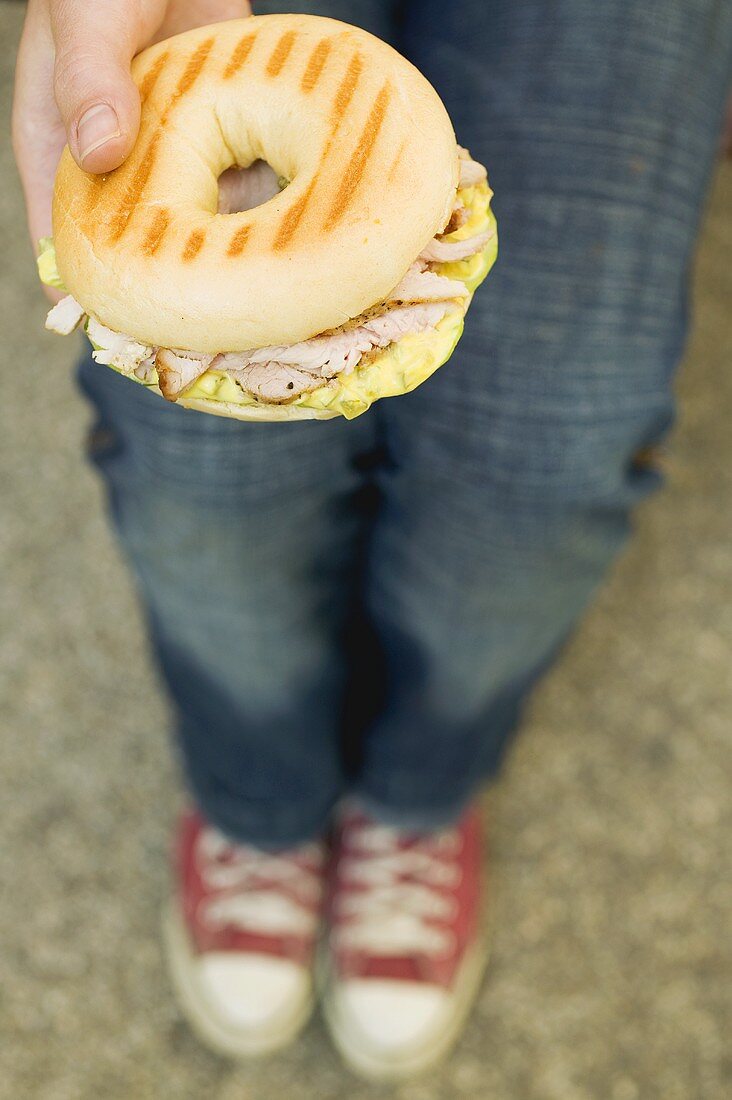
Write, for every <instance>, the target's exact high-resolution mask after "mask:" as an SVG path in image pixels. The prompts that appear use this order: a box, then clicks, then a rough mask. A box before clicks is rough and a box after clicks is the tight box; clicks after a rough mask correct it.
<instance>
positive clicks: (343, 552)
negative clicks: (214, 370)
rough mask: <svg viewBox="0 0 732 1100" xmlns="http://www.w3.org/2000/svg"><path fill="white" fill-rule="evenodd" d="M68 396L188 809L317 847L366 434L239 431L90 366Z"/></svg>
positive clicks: (368, 429) (238, 828)
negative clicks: (84, 405) (85, 415)
mask: <svg viewBox="0 0 732 1100" xmlns="http://www.w3.org/2000/svg"><path fill="white" fill-rule="evenodd" d="M81 381H82V386H83V388H84V390H85V391H86V393H87V395H88V396H89V397H90V398H91V399H92V400H93V402H94V404H95V406H96V410H97V416H98V423H97V425H96V427H95V428H94V430H93V431H92V433H91V452H92V456H93V457H94V458H95V461H96V463H97V465H98V467H99V468H100V470H101V472H102V473H103V475H104V477H105V479H106V482H107V486H108V489H109V493H110V498H111V505H112V512H113V517H114V520H115V523H116V526H117V531H118V534H119V537H120V540H121V542H122V545H123V548H124V550H125V551H126V553H127V555H128V557H129V559H130V560H131V563H132V565H133V568H134V570H135V573H136V575H137V579H138V581H139V587H140V591H141V594H142V597H143V601H144V604H145V606H146V609H147V612H148V616H149V622H150V626H151V631H152V638H153V642H154V646H155V649H156V652H157V656H158V659H159V661H160V664H161V666H162V669H163V673H164V675H165V678H166V680H167V684H168V687H169V689H170V692H171V695H172V699H173V702H174V704H175V708H176V711H177V715H178V719H179V721H178V725H179V731H180V737H181V746H182V749H183V756H184V759H185V764H186V770H187V773H188V778H189V780H190V783H191V786H192V789H193V793H194V795H195V798H196V800H197V802H198V804H199V806H200V807H201V809H202V811H203V813H204V815H205V817H206V818H207V819H208V820H209V821H211V822H213V823H214V824H215V825H217V826H218V827H219V828H220V829H221V830H223V831H224V832H225V833H226V834H227V835H229V836H231V837H233V838H236V839H241V840H246V841H249V842H251V843H259V844H263V845H266V846H275V845H285V844H290V843H293V842H295V841H298V840H302V839H304V838H306V837H308V836H311V835H314V834H315V833H316V832H317V831H318V830H320V829H322V827H323V825H324V823H325V821H326V818H327V816H328V813H329V811H330V809H331V807H332V805H333V804H334V802H335V801H336V799H337V798H338V797H339V795H340V793H341V785H342V780H341V766H340V762H339V756H338V752H339V748H338V736H339V735H338V724H339V716H340V711H341V691H342V682H343V675H344V668H343V660H342V657H341V647H340V644H339V640H340V632H341V630H342V625H343V619H344V616H345V614H346V610H347V603H348V596H349V593H350V588H351V586H352V583H353V581H352V577H351V573H352V562H353V556H354V550H355V548H356V546H357V543H358V540H359V538H360V527H361V521H360V519H359V515H358V509H357V507H356V503H357V500H356V497H355V496H354V494H357V490H358V487H359V483H360V479H361V475H360V473H359V471H358V469H357V458H358V454H359V452H360V451H362V450H364V449H368V448H369V446H370V445H371V435H372V432H373V429H374V422H373V421H369V420H368V419H362V420H359V421H356V422H355V423H352V424H348V423H346V422H345V421H339V422H335V421H333V422H325V423H318V422H305V423H300V424H296V423H293V424H264V425H259V424H241V423H238V422H236V421H231V420H223V419H220V418H219V417H214V416H208V415H204V414H201V413H194V412H190V411H187V410H185V409H181V408H177V407H175V406H171V405H168V404H166V403H165V402H164V401H162V400H161V399H160V398H159V397H156V396H153V395H152V394H149V393H146V392H145V390H144V389H143V387H141V386H137V385H134V384H133V383H131V382H129V381H128V380H126V379H122V378H120V377H118V376H117V375H115V374H114V372H112V371H111V370H109V369H108V368H107V367H101V366H97V365H96V364H94V363H92V362H91V360H87V361H85V362H84V363H83V364H82V367H81ZM354 460H356V464H354Z"/></svg>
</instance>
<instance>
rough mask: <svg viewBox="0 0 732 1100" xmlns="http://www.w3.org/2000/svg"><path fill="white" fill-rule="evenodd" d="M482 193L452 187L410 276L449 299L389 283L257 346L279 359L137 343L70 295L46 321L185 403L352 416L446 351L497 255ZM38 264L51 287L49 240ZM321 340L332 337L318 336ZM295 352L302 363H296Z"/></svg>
mask: <svg viewBox="0 0 732 1100" xmlns="http://www.w3.org/2000/svg"><path fill="white" fill-rule="evenodd" d="M491 194H492V193H491V191H490V188H489V187H488V185H487V182H484V181H481V182H479V183H476V184H474V185H472V186H470V187H467V188H463V189H462V190H459V191H458V193H457V207H458V208H459V209H460V211H461V213H462V219H461V224H460V225H459V226H458V228H457V229H455V230H453V231H452V232H451V233H449V234H446V235H445V236H444V237H442V238H441V239H438V247H436V249H435V250H434V254H433V255H431V256H430V255H427V254H426V258H425V259H424V260H423V261H422V263H421V265H420V267H418V268H417V269H415V270H416V271H417V274H418V275H420V274H421V275H422V276H424V273H425V272H428V273H429V274H431V275H434V276H437V277H439V279H438V281H439V280H443V281H444V282H443V283H442V285H443V286H447V285H448V284H451V286H452V288H453V291H452V293H454V295H455V296H454V297H439V296H438V297H434V298H426V299H425V300H419V299H417V300H414V299H413V298H411V297H409V296H407V297H408V300H401V299H400V298H399V297H398V294H399V288H396V290H395V296H394V297H393V298H392V299H391V300H390V301H388V302H386V303H381V304H380V305H379V306H375V307H374V308H373V309H372V310H369V311H367V313H366V314H364V315H363V316H362V317H360V318H355V319H354V320H353V321H351V322H350V323H349V324H347V325H345V326H343V328H342V329H341V330H334V331H333V332H332V333H327V334H320V335H319V336H318V337H315V338H314V339H313V341H307V342H305V343H304V344H302V345H294V346H292V347H290V348H272V349H261V351H262V352H266V353H268V354H269V353H271V355H272V357H273V359H275V360H279V359H284V360H285V363H284V364H281V363H280V362H278V361H275V362H268V361H267V359H266V356H265V355H263V354H258V353H256V352H249V353H241V355H237V354H232V353H227V354H222V355H218V356H202V355H197V354H196V353H193V352H185V351H179V350H178V351H175V350H166V349H160V348H146V347H144V346H143V345H141V344H138V343H137V342H136V341H134V340H133V339H132V338H130V337H126V336H124V335H122V334H119V333H114V332H112V331H111V330H109V329H106V328H105V327H104V325H103V323H101V319H100V320H97V319H95V318H92V317H88V316H87V315H86V314H85V313H84V312H83V310H82V308H81V306H79V305H78V303H76V302H75V301H74V300H73V299H71V298H66V299H64V300H63V301H62V302H60V303H59V304H58V306H56V307H54V309H52V310H51V313H50V314H49V321H48V322H47V327H48V328H50V329H51V330H53V331H56V332H61V333H67V332H70V331H72V329H73V328H75V327H76V326H77V325H78V324H79V323H81V324H83V327H84V329H85V331H86V333H87V336H88V337H89V339H90V341H91V343H92V345H93V348H94V351H93V357H94V358H95V360H96V361H97V362H99V363H102V364H105V365H108V366H111V367H112V368H113V369H114V370H116V371H118V372H119V373H121V374H124V375H125V376H127V377H129V378H130V379H132V380H134V381H136V382H139V383H141V384H142V385H144V386H146V387H147V388H148V389H151V390H153V391H154V392H156V393H158V394H161V395H162V396H164V397H166V398H167V399H168V400H171V401H175V402H176V403H177V404H178V405H182V406H183V407H184V408H189V409H197V410H199V411H201V412H207V413H212V414H214V415H217V416H224V417H229V418H232V419H238V420H261V421H285V420H326V419H330V418H332V417H336V416H343V417H346V418H347V419H349V420H352V419H354V418H355V417H357V416H360V415H361V414H362V413H364V412H366V410H367V409H368V408H369V407H370V406H371V405H372V404H373V403H374V402H375V401H378V400H379V399H380V398H382V397H395V396H398V395H400V394H405V393H409V392H410V391H411V390H414V389H415V388H416V387H417V386H419V385H421V383H422V382H424V381H425V380H426V379H427V378H429V377H430V375H432V374H433V373H434V372H435V371H436V370H437V369H438V367H440V366H442V365H443V364H444V363H445V362H447V360H448V359H449V358H450V356H451V355H452V353H453V351H454V349H455V346H456V344H457V342H458V340H459V339H460V336H461V335H462V331H463V325H464V320H465V314H466V312H467V309H468V306H469V305H470V302H471V300H472V296H473V293H474V291H475V289H476V287H478V286H479V284H480V283H481V282H482V281H483V279H485V277H486V275H487V274H488V272H489V271H490V269H491V267H492V266H493V263H494V261H495V259H496V256H497V251H498V241H497V233H496V224H495V218H494V216H493V213H492V211H491V208H490V199H491ZM473 241H475V242H477V243H478V244H479V245H480V247H479V248H478V250H477V251H473V252H472V253H471V254H470V255H467V256H464V257H462V258H459V259H444V260H441V257H442V256H449V255H450V254H451V251H452V252H453V253H455V254H457V255H459V254H460V252H461V248H460V245H461V243H465V244H466V245H467V244H469V242H473ZM420 268H421V271H420ZM39 269H40V272H41V278H42V279H43V281H44V282H46V283H48V284H49V285H56V286H58V285H59V283H58V280H57V277H56V273H55V270H54V269H55V263H54V255H53V246H52V242H50V241H49V242H47V244H46V247H45V249H44V251H43V252H42V254H41V257H40V258H39ZM408 275H409V273H408ZM405 278H407V277H405ZM400 285H401V284H400ZM425 285H429V284H425ZM435 285H437V284H435ZM456 288H457V289H456ZM458 290H459V293H458V292H457V291H458ZM369 334H371V335H369ZM327 340H329V341H331V345H328V344H326V343H324V342H325V341H327ZM316 344H317V345H318V348H319V349H320V358H319V359H318V358H317V357H315V361H314V362H313V360H314V356H313V354H312V353H313V350H315V349H316ZM324 346H325V347H328V346H332V347H333V348H334V349H335V351H334V355H333V357H332V359H331V360H330V363H331V364H332V363H337V364H340V369H338V370H337V372H336V373H332V372H331V373H330V374H328V373H327V365H328V364H326V366H325V367H323V366H322V365H321V363H320V359H322V358H323V354H325V352H323V350H322V349H323V347H324ZM344 349H347V350H345V351H344ZM299 355H301V356H302V358H303V360H304V361H303V362H302V363H300V362H298V356H299ZM247 356H249V358H246V357H247ZM288 356H289V358H288ZM242 357H244V358H242ZM252 358H253V360H254V362H252V361H251V360H252ZM308 359H309V360H311V362H308ZM288 363H289V365H288ZM288 372H289V373H288ZM288 379H291V381H288ZM303 379H304V381H303ZM288 387H289V388H290V389H292V390H294V391H295V392H294V393H293V394H292V396H288ZM298 390H299V391H300V392H298Z"/></svg>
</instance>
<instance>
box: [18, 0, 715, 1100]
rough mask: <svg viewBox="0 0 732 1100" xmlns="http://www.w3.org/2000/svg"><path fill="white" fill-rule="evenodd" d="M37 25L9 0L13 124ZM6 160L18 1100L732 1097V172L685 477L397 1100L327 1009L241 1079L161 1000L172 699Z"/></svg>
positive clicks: (506, 851) (560, 698) (701, 332)
mask: <svg viewBox="0 0 732 1100" xmlns="http://www.w3.org/2000/svg"><path fill="white" fill-rule="evenodd" d="M21 15H22V6H21V5H19V4H14V3H9V2H7V0H0V40H1V41H2V42H3V44H4V46H5V47H6V48H4V49H3V50H2V51H0V65H1V67H2V75H1V77H0V98H1V99H2V104H3V115H5V114H6V111H5V107H6V106H7V105H8V104H9V100H10V84H11V76H12V73H11V67H12V57H13V51H14V44H15V42H16V40H17V37H18V34H19V30H20V21H21ZM0 149H1V153H0V156H1V158H2V160H1V163H0V179H1V180H2V188H1V189H0V226H1V231H0V234H1V237H2V242H3V263H2V267H1V268H0V311H2V321H1V327H2V334H3V339H2V357H3V360H4V361H3V362H2V364H0V371H1V372H2V378H3V379H4V387H5V388H4V398H3V401H2V404H1V405H0V449H1V451H2V456H1V462H0V517H1V518H0V623H1V624H2V630H1V631H0V930H1V932H0V935H1V937H2V941H1V943H0V959H1V967H0V1100H200V1098H201V1097H205V1098H206V1100H272V1098H274V1097H278V1096H282V1097H286V1098H287V1100H346V1098H348V1100H385V1098H386V1097H395V1098H397V1100H457V1098H462V1097H470V1098H471V1100H473V1098H475V1100H723V1098H726V1097H729V1096H730V1095H732V1054H731V1052H730V1047H729V1041H730V1035H732V1003H731V998H732V993H731V987H732V937H730V913H731V912H732V876H731V875H730V868H731V867H732V800H731V799H730V778H731V776H730V773H731V772H732V764H731V759H730V740H731V737H730V733H731V729H732V677H730V668H731V667H732V600H731V599H730V596H731V595H732V537H731V535H732V430H730V428H731V426H732V310H730V301H731V300H732V264H730V256H732V164H730V163H728V164H727V165H724V166H722V167H720V170H719V172H718V174H717V177H716V181H715V187H714V191H713V195H712V201H711V206H710V209H709V212H708V215H707V218H706V223H705V228H704V233H703V238H702V245H701V249H700V253H699V257H698V261H697V267H696V279H695V304H696V326H695V332H694V335H693V338H692V341H691V345H690V347H689V350H688V354H687V356H686V360H685V363H684V367H683V370H682V372H681V376H680V380H679V385H678V392H679V396H680V409H681V415H680V422H679V425H678V428H677V430H676V432H675V433H674V435H673V438H672V440H671V443H670V447H669V450H668V453H667V455H666V457H665V460H664V461H665V464H666V467H667V471H668V483H667V486H666V488H665V489H664V490H663V491H662V492H661V493H660V494H659V495H658V496H656V497H655V498H654V499H653V500H652V501H651V502H649V503H648V504H647V505H645V506H644V507H643V508H642V509H641V510H640V512H639V513H638V516H637V523H636V534H635V538H634V540H633V542H632V544H631V545H630V547H629V549H628V551H627V553H626V554H625V555H624V557H623V558H622V560H621V561H620V562H619V563H618V565H617V567H616V568H615V569H614V571H613V573H612V575H611V576H610V577H609V578H608V581H607V583H606V585H605V586H604V588H603V590H602V592H601V593H600V594H599V596H598V599H597V601H596V603H595V605H594V607H593V608H592V609H591V611H590V613H589V614H588V616H587V617H586V619H585V620H584V622H583V624H582V625H581V627H580V629H579V631H578V632H577V634H576V636H575V637H574V640H573V641H572V643H571V644H570V645H569V647H568V649H567V650H566V652H565V653H564V655H563V657H562V660H561V662H560V663H559V665H558V666H557V667H556V668H555V669H554V670H553V671H552V673H551V675H550V676H549V677H548V678H547V679H546V681H545V682H544V684H543V685H542V687H541V688H540V690H539V691H538V692H537V694H536V696H535V699H534V701H533V703H532V705H531V708H530V713H529V715H528V716H527V719H526V721H525V723H524V729H523V733H522V736H521V737H520V739H519V740H518V742H517V745H516V748H515V750H514V752H513V753H512V755H511V758H510V761H509V763H508V767H507V769H506V771H505V774H504V776H503V778H502V780H501V782H500V784H498V786H497V787H496V789H495V790H494V791H492V792H491V793H490V795H489V796H488V799H487V802H488V803H489V807H488V808H489V816H490V820H491V835H492V848H493V862H492V865H493V874H494V878H495V882H496V886H497V889H496V893H495V900H494V906H493V924H494V926H495V934H494V942H493V953H492V962H491V966H490V968H489V973H488V975H487V978H486V981H485V984H484V986H483V989H482V992H481V995H480V999H479V1002H478V1005H477V1008H476V1011H475V1013H474V1015H473V1017H472V1020H471V1022H470V1024H469V1026H468V1027H467V1029H466V1031H465V1035H464V1037H463V1039H462V1041H461V1042H460V1044H459V1046H458V1049H457V1050H456V1052H455V1054H454V1056H453V1057H452V1058H451V1059H450V1061H449V1062H447V1063H446V1064H445V1066H444V1067H443V1068H441V1069H440V1070H439V1071H437V1072H435V1073H433V1074H431V1075H430V1076H429V1077H428V1078H427V1079H426V1080H422V1081H414V1082H412V1083H408V1084H404V1085H401V1086H399V1087H397V1088H394V1089H391V1088H380V1087H375V1086H370V1085H366V1084H363V1083H361V1082H360V1081H359V1080H358V1079H356V1078H355V1077H353V1076H352V1075H351V1074H350V1073H348V1072H347V1071H346V1070H345V1069H343V1068H342V1067H341V1065H340V1063H339V1061H338V1059H337V1057H336V1056H335V1055H334V1053H333V1052H332V1050H331V1048H330V1046H329V1044H328V1041H327V1039H326V1036H325V1033H324V1029H323V1026H322V1023H321V1022H320V1020H319V1019H318V1018H317V1017H316V1018H315V1019H314V1021H313V1022H312V1024H311V1025H310V1026H309V1027H308V1028H307V1030H306V1032H305V1034H304V1035H303V1037H302V1038H301V1039H300V1040H299V1041H298V1042H297V1043H296V1044H295V1045H294V1046H293V1047H292V1048H291V1049H290V1050H289V1051H288V1052H286V1053H284V1054H282V1055H280V1056H278V1057H276V1058H272V1059H269V1060H267V1061H262V1062H255V1063H250V1064H248V1065H244V1066H234V1065H232V1064H230V1063H228V1062H226V1061H224V1060H222V1059H219V1058H217V1057H215V1056H213V1055H212V1054H209V1053H208V1052H207V1051H206V1050H204V1049H203V1048H202V1047H201V1046H200V1045H199V1043H198V1042H197V1041H196V1039H194V1038H193V1036H192V1035H191V1034H190V1032H189V1031H188V1029H187V1027H186V1026H185V1024H184V1022H183V1021H182V1019H181V1016H180V1014H179V1012H178V1010H177V1008H176V1006H175V1004H174V1002H173V1000H172V997H171V994H170V988H169V984H168V980H167V976H166V974H165V971H164V967H163V963H162V959H161V952H160V945H159V937H158V913H159V906H160V902H161V899H162V898H163V897H164V895H165V893H166V890H167V887H168V871H167V863H166V856H167V847H168V835H169V829H170V826H171V822H172V820H173V817H174V814H175V811H176V808H177V806H178V804H179V801H180V798H181V792H180V786H179V780H178V776H177V772H176V768H175V765H174V763H173V761H172V760H171V758H170V756H169V751H168V740H167V734H166V723H167V718H168V714H167V707H166V703H165V700H164V698H163V695H162V692H161V690H160V686H159V684H158V682H157V680H156V677H155V674H154V671H153V670H152V668H151V665H150V662H149V656H148V650H147V644H146V640H145V634H144V630H143V624H142V619H141V616H140V612H139V610H138V607H137V605H136V602H135V597H134V592H133V588H132V584H131V582H130V578H129V577H128V575H127V573H126V571H125V569H124V567H123V565H122V562H121V560H120V556H119V553H118V551H117V548H116V546H115V544H114V542H113V541H112V538H111V536H110V533H109V531H108V528H107V524H106V521H105V517H104V509H103V500H102V495H101V491H100V487H99V485H98V484H97V482H96V480H95V478H94V476H93V475H92V473H91V472H90V471H89V470H88V469H87V468H86V466H85V465H84V462H83V460H82V457H81V448H82V441H83V438H84V434H85V431H86V428H87V421H88V417H87V411H86V409H85V407H84V405H83V403H82V401H81V399H80V398H79V397H78V396H77V394H76V391H75V388H74V382H73V377H72V371H71V365H72V358H73V354H74V350H75V349H74V346H73V342H72V341H63V340H60V339H56V338H53V337H51V336H49V335H47V334H45V333H44V331H43V326H42V321H43V314H44V306H43V302H42V299H41V296H40V294H39V293H38V291H37V287H36V283H35V277H34V270H33V266H32V262H31V257H30V252H29V248H28V244H27V241H26V238H25V229H24V224H23V214H22V206H21V199H20V194H19V189H18V186H17V182H16V180H15V177H14V173H13V169H12V165H11V160H10V150H9V147H8V143H7V141H5V136H3V141H2V144H1V145H0Z"/></svg>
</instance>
